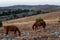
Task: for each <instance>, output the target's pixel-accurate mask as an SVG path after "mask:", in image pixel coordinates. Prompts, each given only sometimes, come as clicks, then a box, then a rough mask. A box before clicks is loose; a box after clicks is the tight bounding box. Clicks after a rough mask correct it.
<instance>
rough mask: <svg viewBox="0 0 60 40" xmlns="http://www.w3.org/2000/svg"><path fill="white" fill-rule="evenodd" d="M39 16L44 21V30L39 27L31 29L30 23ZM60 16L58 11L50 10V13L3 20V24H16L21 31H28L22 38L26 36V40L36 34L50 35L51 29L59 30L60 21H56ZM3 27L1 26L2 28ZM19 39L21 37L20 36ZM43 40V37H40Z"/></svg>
mask: <svg viewBox="0 0 60 40" xmlns="http://www.w3.org/2000/svg"><path fill="white" fill-rule="evenodd" d="M38 17H41V18H43V19H44V20H45V21H46V24H47V25H46V31H44V30H43V29H42V27H40V29H39V30H37V31H33V30H32V25H33V23H34V22H35V19H36V18H38ZM59 17H60V12H52V13H47V14H40V15H35V16H31V17H25V18H20V19H15V20H10V21H4V22H3V26H5V25H16V26H17V27H18V28H19V30H20V31H21V32H29V35H27V36H25V37H23V36H22V38H26V39H27V40H29V39H31V40H32V38H33V37H36V38H37V37H38V36H51V31H53V30H54V31H56V30H57V31H60V23H58V22H57V20H58V18H59ZM2 29H3V28H2ZM20 39H21V37H20ZM42 40H43V39H42ZM48 40H59V39H58V38H57V39H55V38H52V39H51V38H50V37H49V38H48Z"/></svg>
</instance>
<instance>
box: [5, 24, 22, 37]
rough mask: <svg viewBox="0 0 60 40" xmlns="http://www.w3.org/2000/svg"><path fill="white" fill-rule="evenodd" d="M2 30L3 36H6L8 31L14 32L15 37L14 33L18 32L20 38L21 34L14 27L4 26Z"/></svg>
mask: <svg viewBox="0 0 60 40" xmlns="http://www.w3.org/2000/svg"><path fill="white" fill-rule="evenodd" d="M4 30H5V31H6V32H5V34H6V35H8V32H9V31H12V32H14V34H15V35H16V33H17V32H18V34H19V36H21V32H20V31H19V29H18V28H17V27H16V26H14V25H9V26H4Z"/></svg>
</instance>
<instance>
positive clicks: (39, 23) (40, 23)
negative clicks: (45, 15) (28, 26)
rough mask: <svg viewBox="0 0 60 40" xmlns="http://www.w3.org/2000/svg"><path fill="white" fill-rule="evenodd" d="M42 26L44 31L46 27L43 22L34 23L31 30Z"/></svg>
mask: <svg viewBox="0 0 60 40" xmlns="http://www.w3.org/2000/svg"><path fill="white" fill-rule="evenodd" d="M40 26H42V27H43V29H45V27H46V23H45V22H44V21H43V22H35V23H34V24H33V26H32V29H33V30H36V29H37V28H38V27H40Z"/></svg>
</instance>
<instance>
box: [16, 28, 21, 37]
mask: <svg viewBox="0 0 60 40" xmlns="http://www.w3.org/2000/svg"><path fill="white" fill-rule="evenodd" d="M17 31H18V33H19V36H21V32H20V30H19V29H18V28H17Z"/></svg>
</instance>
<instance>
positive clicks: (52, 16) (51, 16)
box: [5, 12, 60, 23]
mask: <svg viewBox="0 0 60 40" xmlns="http://www.w3.org/2000/svg"><path fill="white" fill-rule="evenodd" d="M36 18H43V19H44V20H52V19H58V18H60V12H52V13H46V14H39V15H34V16H30V17H25V18H19V19H14V20H10V21H5V22H9V23H14V22H15V23H16V22H19V23H20V22H28V21H34V20H35V19H36Z"/></svg>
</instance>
